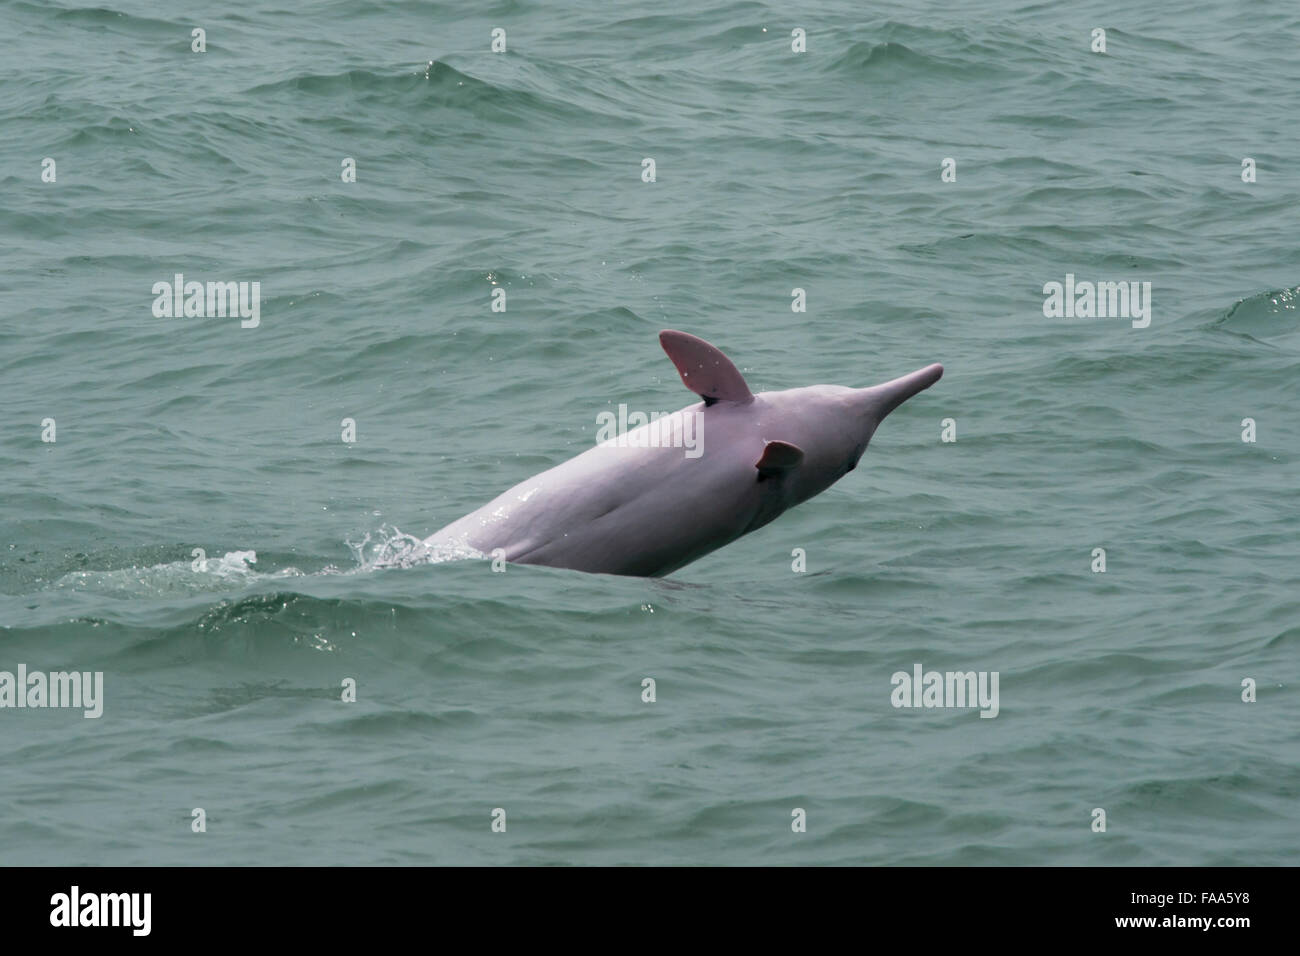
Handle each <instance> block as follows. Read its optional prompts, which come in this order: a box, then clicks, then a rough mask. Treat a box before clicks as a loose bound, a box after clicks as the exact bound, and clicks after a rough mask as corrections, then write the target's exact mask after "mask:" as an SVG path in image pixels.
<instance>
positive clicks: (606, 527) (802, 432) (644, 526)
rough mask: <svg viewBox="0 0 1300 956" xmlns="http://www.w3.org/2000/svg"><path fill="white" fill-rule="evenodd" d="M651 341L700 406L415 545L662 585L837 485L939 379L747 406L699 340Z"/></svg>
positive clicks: (717, 354)
mask: <svg viewBox="0 0 1300 956" xmlns="http://www.w3.org/2000/svg"><path fill="white" fill-rule="evenodd" d="M659 343H660V344H661V345H662V346H663V349H664V351H665V352H667V353H668V358H669V359H671V360H672V363H673V365H675V366H676V367H677V372H678V374H679V375H681V379H682V383H683V384H684V385H685V386H686V387H687V388H688V389H690V390H691V391H692V392H694V393H695V394H696V395H698V396H700V398H701V399H702V401H699V402H696V403H695V404H693V405H688V406H686V407H685V408H683V409H680V410H679V411H676V412H674V413H673V414H672V415H668V416H665V417H663V418H661V419H658V420H657V421H651V422H648V423H647V424H644V425H642V426H641V427H639V428H637V429H634V430H632V431H629V432H625V433H624V434H623V435H621V436H619V437H618V438H616V439H610V440H607V441H604V442H601V443H600V444H597V445H596V446H594V447H592V448H589V449H588V450H587V451H584V452H583V453H582V454H580V455H577V456H575V457H573V458H570V459H569V460H568V461H566V462H564V463H563V464H561V465H556V466H555V467H554V468H551V469H549V470H547V471H543V472H541V473H540V474H537V475H534V476H533V477H531V478H528V479H526V480H525V481H521V482H520V483H519V484H517V485H515V486H514V487H513V488H511V489H510V490H509V491H506V492H505V493H504V494H502V495H500V496H498V497H496V498H494V499H493V500H492V501H489V502H488V503H487V504H486V505H484V506H483V507H482V508H479V509H478V510H477V511H474V512H472V513H470V514H468V515H466V516H465V517H463V518H460V519H459V520H457V521H453V522H452V523H451V524H449V525H447V526H446V527H445V528H443V529H442V530H441V531H437V532H435V533H434V534H432V535H430V536H429V537H428V538H426V539H425V540H424V545H425V546H426V547H428V548H430V549H438V550H442V549H448V550H450V551H462V552H463V551H464V550H465V549H467V548H468V549H472V550H473V551H477V552H480V553H482V554H490V553H493V552H497V551H498V549H500V551H503V552H504V557H505V560H506V561H509V562H511V563H518V564H541V565H548V566H550V567H556V568H570V569H573V570H575V571H589V572H597V573H605V574H627V575H639V576H643V577H660V576H663V575H667V574H671V573H672V572H673V571H676V570H677V569H678V568H681V567H683V566H685V565H687V564H690V563H691V562H692V561H694V560H696V559H697V558H701V557H703V556H704V555H706V554H708V553H709V552H710V551H716V550H717V549H718V548H721V547H723V546H724V545H727V544H730V543H731V542H732V541H735V540H736V539H737V538H739V537H741V536H742V535H746V534H749V532H751V531H754V530H756V529H758V528H761V527H763V525H765V524H767V523H768V522H770V521H772V520H773V519H775V518H776V517H777V516H778V515H780V514H781V513H782V512H784V511H787V510H789V509H790V508H793V507H794V506H795V505H797V504H800V503H801V502H804V501H807V500H808V499H809V498H811V497H813V496H814V495H817V494H820V493H821V492H823V491H825V490H826V489H827V488H829V487H830V486H831V485H833V484H835V482H837V481H839V480H840V479H841V478H842V477H844V476H845V475H846V474H848V473H849V472H850V471H852V470H853V469H854V468H855V467H856V466H857V464H858V459H860V458H861V457H862V453H863V452H864V451H866V449H867V443H868V442H869V441H871V436H872V435H873V434H874V433H875V431H876V428H877V427H879V425H880V423H881V421H882V420H883V419H884V417H885V416H886V415H888V414H889V413H890V412H892V411H893V410H894V409H895V408H897V407H898V406H899V405H901V404H902V403H903V402H905V401H907V400H908V399H909V398H911V397H912V396H913V395H915V394H917V393H918V392H921V391H923V390H925V389H927V388H929V387H930V386H931V385H933V384H934V383H935V382H937V381H939V378H940V376H942V375H943V366H942V365H939V364H934V365H927V366H926V367H925V368H922V369H918V370H917V371H915V372H912V373H911V374H909V375H904V376H902V377H901V378H896V379H893V380H892V381H889V382H885V383H884V384H882V385H876V386H873V387H871V388H847V387H845V386H842V385H809V386H807V387H805V388H792V389H787V390H785V391H780V392H760V393H759V394H757V395H755V394H753V393H752V392H751V391H750V390H749V386H748V385H746V384H745V379H744V377H743V376H742V375H741V374H740V371H739V370H738V369H737V368H736V366H735V365H733V364H732V362H731V360H730V359H728V358H727V356H725V355H724V354H722V352H721V351H720V350H719V349H717V348H716V347H714V346H712V345H710V344H709V343H708V342H706V341H704V340H703V339H701V338H697V337H695V336H694V335H690V334H689V333H686V332H677V331H674V330H671V329H669V330H665V331H663V332H660V333H659ZM686 416H693V418H692V419H690V420H687V418H686ZM692 439H693V441H692ZM674 442H675V443H674ZM691 444H694V445H695V447H694V448H690V447H687V446H689V445H691ZM497 556H498V557H500V556H501V555H500V554H499V553H498V554H497Z"/></svg>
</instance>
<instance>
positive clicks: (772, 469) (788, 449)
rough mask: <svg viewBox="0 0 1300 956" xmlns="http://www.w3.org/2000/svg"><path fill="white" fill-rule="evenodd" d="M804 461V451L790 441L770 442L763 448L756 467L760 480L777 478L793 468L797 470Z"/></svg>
mask: <svg viewBox="0 0 1300 956" xmlns="http://www.w3.org/2000/svg"><path fill="white" fill-rule="evenodd" d="M801 461H803V449H802V448H800V447H799V446H798V445H791V444H790V443H789V442H788V441H770V442H768V443H767V445H766V446H765V447H764V448H763V454H762V455H761V456H760V457H759V459H758V461H757V462H756V463H755V465H754V467H755V468H757V469H758V480H759V481H762V480H763V479H764V478H775V477H776V476H778V475H781V474H784V473H785V472H787V471H789V470H790V469H791V468H796V467H798V465H799V462H801Z"/></svg>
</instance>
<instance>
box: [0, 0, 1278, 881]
mask: <svg viewBox="0 0 1300 956" xmlns="http://www.w3.org/2000/svg"><path fill="white" fill-rule="evenodd" d="M195 28H201V29H203V30H204V31H205V33H204V38H205V49H204V51H203V52H195V51H194V50H193V49H192V45H193V44H194V43H195V42H196V41H195V40H194V39H193V37H192V31H193V30H194V29H195ZM497 28H500V29H502V30H504V31H505V43H506V49H505V51H504V52H493V50H492V44H493V30H494V29H497ZM795 29H800V30H803V31H805V33H804V36H805V38H806V41H805V42H806V50H805V51H804V52H794V51H793V50H792V44H796V45H797V40H798V38H796V37H793V36H792V31H793V30H795ZM1095 29H1103V30H1105V43H1106V52H1104V53H1101V52H1094V51H1093V49H1092V47H1093V45H1094V43H1095V42H1096V41H1095V40H1094V38H1093V31H1094V30H1095ZM1298 40H1300V6H1298V5H1297V4H1296V3H1294V2H1292V0H1258V2H1252V3H1250V4H1245V5H1240V4H1231V3H1204V2H1195V0H1193V2H1184V0H1177V2H1175V0H1156V2H1152V3H1146V4H1132V3H1120V2H1114V3H1096V2H1082V3H1068V4H1066V3H1046V2H1044V3H1024V2H1019V0H957V2H951V0H944V2H936V0H916V2H908V3H894V2H890V3H862V2H848V0H836V2H810V3H801V4H798V5H794V4H780V3H759V2H717V0H692V2H669V3H655V4H645V3H633V2H626V0H600V2H597V0H581V2H576V0H570V2H546V3H525V2H513V0H511V2H485V3H468V2H466V3H430V2H413V0H406V2H382V0H328V2H304V3H296V2H295V3H290V2H287V0H250V2H248V3H240V4H234V5H222V6H220V7H214V6H213V5H211V4H208V3H198V2H193V0H181V2H171V3H162V2H143V0H104V2H102V3H99V2H94V0H91V2H88V3H87V2H75V0H0V671H8V672H15V673H16V671H17V668H18V667H19V665H25V667H26V668H27V669H28V670H29V671H44V672H49V671H63V670H76V671H84V672H92V673H93V672H102V673H103V675H104V676H103V681H104V692H103V714H102V716H101V717H99V718H97V719H86V718H84V717H83V716H82V712H81V711H80V710H74V709H51V708H46V709H30V708H25V709H21V710H20V709H17V708H0V864H45V863H50V864H56V863H57V864H164V865H198V864H255V865H256V864H399V865H401V864H573V865H593V864H686V865H695V864H718V865H752V864H793V865H826V864H838V865H844V864H848V865H859V864H866V865H880V864H919V865H936V864H947V865H952V864H957V865H967V864H986V865H987V864H993V865H1080V864H1091V865H1119V864H1156V865H1165V864H1187V865H1199V864H1246V865H1255V864H1270V865H1277V864H1293V863H1295V862H1296V848H1297V846H1298V845H1300V720H1298V719H1297V718H1298V716H1300V707H1298V705H1300V697H1298V696H1297V689H1298V688H1300V674H1298V673H1297V671H1298V664H1297V662H1298V660H1300V497H1298V494H1297V492H1298V486H1300V480H1298V479H1300V470H1298V465H1300V459H1298V456H1297V449H1298V448H1300V444H1298V439H1300V421H1298V416H1300V404H1298V403H1297V383H1298V381H1300V331H1298V323H1297V319H1298V317H1300V311H1298V309H1297V306H1300V294H1298V293H1297V292H1296V287H1297V285H1300V233H1298V231H1297V228H1296V219H1297V215H1296V214H1297V196H1298V194H1300V124H1297V121H1296V118H1297V115H1300V113H1298V110H1297V107H1298V106H1300V59H1297V55H1296V49H1297V41H1298ZM46 158H49V159H52V160H53V161H54V164H55V165H54V167H53V169H52V173H53V175H52V178H53V181H45V178H43V177H45V176H46V175H47V172H46V171H47V169H48V164H45V163H44V162H43V161H44V160H45V159H46ZM348 159H351V160H353V161H354V163H355V171H356V181H355V182H346V181H344V174H345V172H346V168H345V165H346V164H345V161H346V160H348ZM646 159H652V160H653V161H654V164H653V165H654V176H653V181H652V182H647V181H645V180H646V178H650V177H649V167H648V166H647V165H646V164H644V163H643V161H644V160H646ZM946 159H951V160H953V161H954V162H953V164H948V166H949V168H950V170H951V171H952V172H955V178H953V177H952V176H949V177H947V178H948V179H951V180H952V181H945V177H944V169H945V162H944V161H945V160H946ZM1246 159H1250V160H1253V163H1251V164H1246V165H1245V166H1244V165H1243V161H1244V160H1246ZM1248 167H1249V168H1251V169H1253V170H1254V181H1253V182H1247V181H1245V180H1244V179H1243V171H1246V172H1247V173H1248V175H1247V178H1250V176H1249V170H1248ZM643 176H644V178H643ZM177 273H180V274H182V275H184V277H185V281H203V282H207V281H221V282H241V281H247V282H253V281H256V282H258V283H260V286H259V289H260V293H259V294H260V300H259V301H260V312H259V316H258V324H257V325H256V327H244V324H245V323H244V322H241V319H240V318H238V317H230V316H227V317H197V316H190V317H184V316H182V317H176V316H162V317H160V316H158V315H155V300H156V298H157V294H156V293H155V292H154V291H153V289H154V287H155V284H157V283H160V282H171V281H173V277H174V276H175V275H176V274H177ZM1067 275H1068V276H1073V277H1074V278H1075V280H1077V281H1080V282H1082V281H1090V282H1130V281H1131V282H1136V283H1138V288H1142V286H1141V283H1145V282H1149V283H1150V298H1149V299H1147V300H1144V301H1145V302H1147V303H1149V305H1150V307H1151V309H1150V321H1149V324H1147V325H1145V327H1143V326H1142V325H1141V322H1140V321H1139V320H1135V321H1137V323H1138V324H1137V325H1135V324H1134V322H1131V321H1130V320H1129V319H1128V318H1079V317H1075V318H1066V317H1061V318H1056V317H1050V318H1049V317H1047V316H1045V315H1044V301H1045V298H1046V296H1045V293H1044V286H1045V285H1046V284H1048V283H1051V282H1061V283H1064V282H1065V281H1066V277H1067ZM796 289H802V290H803V297H804V301H805V303H806V311H800V312H797V311H794V309H793V307H792V306H793V305H794V304H796V298H795V296H796V293H795V292H794V290H796ZM495 290H504V291H505V293H506V299H505V309H504V311H494V310H493V303H494V301H500V296H499V295H498V296H496V297H494V292H495ZM250 321H251V320H250ZM664 328H677V329H682V330H685V331H688V332H692V333H694V334H696V335H699V336H702V337H704V338H706V339H708V340H709V341H711V342H713V343H715V344H717V345H718V346H719V347H721V348H722V349H723V350H725V351H726V352H727V353H728V354H729V355H730V356H731V357H732V359H733V360H734V361H735V362H736V364H737V365H738V366H739V367H740V368H741V370H742V371H743V372H744V374H745V375H746V377H747V379H748V380H749V383H750V385H751V386H752V387H753V388H754V389H755V390H756V391H757V390H760V389H762V390H767V389H783V388H792V387H797V386H803V385H809V384H816V383H833V384H839V385H853V386H865V385H872V384H875V383H878V382H881V381H884V380H886V379H890V378H894V377H895V376H898V375H901V374H904V373H906V372H910V371H912V370H914V369H916V368H919V367H921V366H922V365H925V364H927V363H929V362H933V361H938V362H942V363H944V365H945V367H946V370H947V371H946V374H945V375H944V378H943V380H942V381H941V382H939V383H938V384H937V385H936V386H934V387H933V388H931V389H930V390H929V391H927V392H925V393H923V394H922V395H920V396H918V397H916V398H914V399H913V400H911V401H910V402H908V403H907V404H906V405H904V406H903V407H902V408H900V409H899V410H898V411H897V412H895V413H894V414H893V415H892V416H891V417H890V418H889V419H888V421H886V422H885V424H884V425H883V426H882V427H881V429H880V431H879V432H878V433H877V434H876V436H875V438H874V439H873V441H872V444H871V447H870V449H869V450H868V452H867V454H866V456H865V457H864V458H863V460H862V462H861V464H860V465H859V467H858V469H857V470H856V471H855V472H853V473H852V474H850V475H848V476H846V477H845V478H844V479H843V480H841V481H840V482H839V483H838V484H836V485H835V486H834V487H833V488H831V489H830V490H828V491H826V492H825V493H823V494H822V495H820V496H818V497H817V498H814V499H813V500H811V501H809V502H807V503H805V504H803V505H801V506H800V507H798V508H796V509H794V510H792V511H790V512H789V513H787V514H786V515H784V516H783V517H781V518H780V519H778V520H777V521H776V522H775V523H773V524H771V525H769V526H767V527H766V528H763V529H762V530H760V531H758V532H755V533H754V534H752V535H749V536H747V537H745V538H743V539H742V540H740V541H738V542H736V543H735V544H732V545H730V546H728V547H726V548H724V549H722V550H720V551H717V552H715V553H713V554H712V555H709V556H707V557H706V558H704V559H702V560H700V561H698V562H697V563H695V564H692V565H690V566H688V567H686V568H684V569H682V570H681V571H679V572H677V573H676V574H674V575H672V576H671V577H669V578H666V579H661V580H653V579H636V578H621V577H614V576H606V575H590V574H582V573H577V572H571V571H563V570H554V569H548V568H537V567H523V566H509V567H508V569H507V570H506V571H505V572H504V573H496V572H493V570H492V567H491V562H490V561H486V560H481V559H467V560H454V561H446V562H440V563H429V562H402V561H400V560H398V561H396V562H394V555H397V556H398V557H399V558H400V555H401V554H403V553H405V551H404V546H405V543H409V542H410V541H411V540H412V536H413V537H414V538H422V537H424V536H426V535H428V534H431V533H432V532H433V531H435V530H437V529H438V528H440V527H442V526H443V525H445V524H447V523H449V522H450V521H452V520H454V519H456V518H458V517H460V516H461V515H463V514H465V513H467V512H469V511H471V510H473V509H475V508H477V507H478V506H480V505H481V504H483V503H485V502H486V501H488V500H489V499H491V498H492V497H494V496H495V495H497V494H498V493H500V492H501V491H503V490H505V489H506V488H507V487H509V486H511V485H513V484H514V483H516V482H518V481H520V480H522V479H524V478H526V477H528V476H529V475H531V474H534V473H536V472H539V471H542V470H544V469H546V468H549V467H551V466H553V465H555V464H558V463H560V462H561V461H563V460H565V459H567V458H569V457H571V456H573V455H575V454H577V453H579V452H581V451H582V450H584V449H586V448H588V447H590V446H591V444H592V443H593V441H594V438H595V434H596V430H597V415H598V414H599V413H600V412H602V411H608V410H616V409H617V408H618V405H619V404H620V403H626V404H627V405H628V406H629V407H630V408H632V409H641V410H645V411H647V412H648V411H664V412H668V411H673V410H675V409H677V408H680V407H681V406H683V405H686V404H689V403H690V402H692V401H693V400H694V399H693V397H692V396H691V395H690V394H689V393H687V392H686V390H685V389H684V388H683V387H682V384H681V382H680V380H679V378H678V376H677V374H676V372H675V371H674V369H673V367H672V365H671V364H670V363H669V361H668V360H667V358H666V357H665V356H664V354H663V353H662V351H661V349H660V348H659V345H658V342H657V340H656V335H657V333H658V332H659V330H660V329H664ZM344 419H351V420H352V422H353V423H354V427H355V441H351V442H348V441H344V440H343V438H344V431H345V428H346V427H347V426H345V425H344V424H343V422H344ZM948 419H951V422H950V423H949V424H948V425H947V426H945V420H948ZM1246 419H1250V420H1251V423H1252V424H1244V420H1246ZM49 420H53V421H52V423H50V422H49ZM945 427H946V428H947V431H948V435H947V437H949V438H952V437H955V439H956V440H955V441H945V440H943V439H944V437H945V435H944V432H945ZM1252 429H1253V435H1252V434H1249V433H1250V432H1251V430H1252ZM1243 434H1246V435H1247V437H1253V438H1254V440H1253V441H1244V440H1243ZM48 438H53V439H54V440H53V441H49V440H46V439H48ZM684 520H688V516H684ZM636 546H637V542H636V541H635V540H628V541H627V547H629V548H635V547H636ZM1098 548H1100V549H1104V552H1105V555H1104V557H1105V571H1104V572H1102V571H1100V570H1096V569H1097V568H1098V567H1099V565H1098V555H1097V552H1095V549H1098ZM196 549H201V550H199V551H198V552H197V553H196ZM796 549H802V553H803V554H804V556H805V560H806V570H803V571H797V570H794V569H793V567H794V565H795V563H796V561H797V558H796V557H795V556H794V552H795V551H796ZM393 563H398V564H401V563H407V564H410V565H411V566H408V567H392V566H386V565H392V564H393ZM917 664H920V665H921V666H922V667H923V668H924V669H925V670H926V671H929V670H935V671H938V672H948V671H968V670H973V671H982V672H989V673H992V672H996V673H997V674H998V675H999V679H1000V683H999V687H1000V706H999V712H998V714H997V716H996V717H995V718H992V719H984V718H981V717H980V716H979V712H978V710H977V709H973V708H970V707H962V708H924V707H922V708H899V707H895V706H894V705H893V700H892V699H891V695H892V694H893V692H894V689H895V688H894V684H893V681H892V675H894V674H895V673H896V672H900V671H901V672H905V673H908V674H910V673H911V672H912V671H913V667H914V665H917ZM646 678H651V679H653V681H654V697H655V699H654V700H653V702H647V701H646V700H644V699H643V693H645V691H644V690H643V681H644V680H645V679H646ZM349 680H351V681H354V682H355V688H356V700H355V702H345V701H344V700H343V696H344V694H345V682H347V681H349ZM1243 682H1245V686H1243ZM1251 687H1253V688H1254V697H1255V700H1254V701H1253V702H1247V701H1244V700H1243V694H1244V695H1246V696H1247V697H1249V696H1251V693H1250V690H1251ZM196 809H201V810H202V811H203V813H202V814H201V815H199V816H196V815H195V810H196ZM799 810H802V811H803V815H802V817H803V818H804V819H806V830H805V832H796V831H797V829H798V823H799V821H800V819H801V816H800V814H798V813H797V811H799ZM1097 810H1103V811H1104V813H1105V831H1104V832H1099V830H1098V829H1097V827H1098V823H1097V821H1098V820H1099V819H1100V817H1099V816H1098V814H1097V813H1096V812H1095V811H1097ZM494 811H496V812H495V813H494ZM200 816H201V818H202V820H203V823H204V825H205V827H206V829H205V831H204V832H195V827H196V826H197V825H198V823H197V821H198V820H199V818H200ZM494 819H496V820H498V821H501V820H502V819H503V820H504V822H505V829H504V832H498V831H499V829H500V828H499V825H498V829H497V830H494V827H493V823H494Z"/></svg>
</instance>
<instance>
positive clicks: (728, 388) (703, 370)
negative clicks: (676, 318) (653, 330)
mask: <svg viewBox="0 0 1300 956" xmlns="http://www.w3.org/2000/svg"><path fill="white" fill-rule="evenodd" d="M659 344H660V345H662V346H663V347H664V351H665V352H667V353H668V357H669V358H670V359H672V363H673V365H675V366H677V374H678V375H680V376H681V377H682V384H683V385H685V386H686V387H687V388H689V389H690V390H691V391H692V392H694V393H695V394H696V395H698V396H700V397H701V398H702V399H704V404H705V405H712V404H713V403H715V402H719V401H722V402H748V401H750V400H751V399H753V397H754V394H753V393H752V392H751V391H750V390H749V386H748V385H746V384H745V376H743V375H741V374H740V370H739V369H737V368H736V366H734V365H732V364H731V359H729V358H727V357H726V356H725V355H723V354H722V350H721V349H718V348H716V347H714V346H712V345H710V344H709V343H708V342H706V341H704V339H701V338H697V337H696V336H694V335H691V334H689V333H687V332H675V331H673V330H672V329H665V330H664V331H662V332H660V333H659Z"/></svg>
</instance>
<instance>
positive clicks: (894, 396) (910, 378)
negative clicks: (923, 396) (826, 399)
mask: <svg viewBox="0 0 1300 956" xmlns="http://www.w3.org/2000/svg"><path fill="white" fill-rule="evenodd" d="M941 378H943V366H942V365H940V364H939V363H938V362H936V363H935V364H933V365H927V366H926V367H925V368H920V369H917V370H916V371H915V372H911V373H910V374H908V375H903V376H901V377H899V378H896V379H893V380H892V381H889V382H885V383H883V384H881V385H873V386H872V387H871V388H864V389H862V391H863V392H865V393H866V396H867V399H868V406H867V407H868V408H869V409H870V411H871V412H872V413H873V415H874V416H875V420H876V422H877V423H879V422H881V421H882V420H883V419H884V417H885V416H886V415H888V414H889V413H890V412H892V411H893V410H894V409H896V408H897V407H898V406H899V405H902V404H903V403H904V402H905V401H907V400H908V399H909V398H911V397H912V396H913V395H915V394H917V393H918V392H924V391H925V390H926V389H927V388H929V387H930V386H931V385H933V384H934V383H935V382H937V381H939V379H941Z"/></svg>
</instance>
